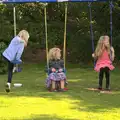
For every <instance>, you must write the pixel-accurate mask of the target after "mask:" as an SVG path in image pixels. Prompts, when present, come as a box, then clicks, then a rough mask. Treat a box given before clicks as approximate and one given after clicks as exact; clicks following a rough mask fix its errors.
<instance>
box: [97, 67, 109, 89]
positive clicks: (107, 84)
mask: <svg viewBox="0 0 120 120" xmlns="http://www.w3.org/2000/svg"><path fill="white" fill-rule="evenodd" d="M104 73H105V77H106V88H107V89H108V88H109V87H110V70H109V68H108V67H105V68H101V69H100V73H99V88H102V82H103V77H104Z"/></svg>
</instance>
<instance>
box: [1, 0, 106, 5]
mask: <svg viewBox="0 0 120 120" xmlns="http://www.w3.org/2000/svg"><path fill="white" fill-rule="evenodd" d="M105 1H108V0H0V3H5V4H7V3H32V2H43V3H52V2H105Z"/></svg>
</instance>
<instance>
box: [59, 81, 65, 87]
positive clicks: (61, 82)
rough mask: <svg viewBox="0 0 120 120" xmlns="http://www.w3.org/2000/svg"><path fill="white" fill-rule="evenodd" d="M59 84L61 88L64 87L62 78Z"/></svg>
mask: <svg viewBox="0 0 120 120" xmlns="http://www.w3.org/2000/svg"><path fill="white" fill-rule="evenodd" d="M60 84H61V89H64V86H65V82H64V80H61V81H60Z"/></svg>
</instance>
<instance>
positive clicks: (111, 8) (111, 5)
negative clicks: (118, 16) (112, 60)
mask: <svg viewBox="0 0 120 120" xmlns="http://www.w3.org/2000/svg"><path fill="white" fill-rule="evenodd" d="M109 6H110V40H111V41H110V42H111V46H112V39H113V38H112V36H113V26H112V21H113V17H112V13H113V2H112V1H110V2H109Z"/></svg>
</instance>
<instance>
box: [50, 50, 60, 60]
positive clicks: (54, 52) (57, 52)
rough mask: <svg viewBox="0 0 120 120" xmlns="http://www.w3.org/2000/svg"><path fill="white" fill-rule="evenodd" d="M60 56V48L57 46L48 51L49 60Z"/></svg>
mask: <svg viewBox="0 0 120 120" xmlns="http://www.w3.org/2000/svg"><path fill="white" fill-rule="evenodd" d="M60 57H61V50H60V49H59V48H51V49H50V50H49V53H48V59H49V60H57V59H60Z"/></svg>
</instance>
